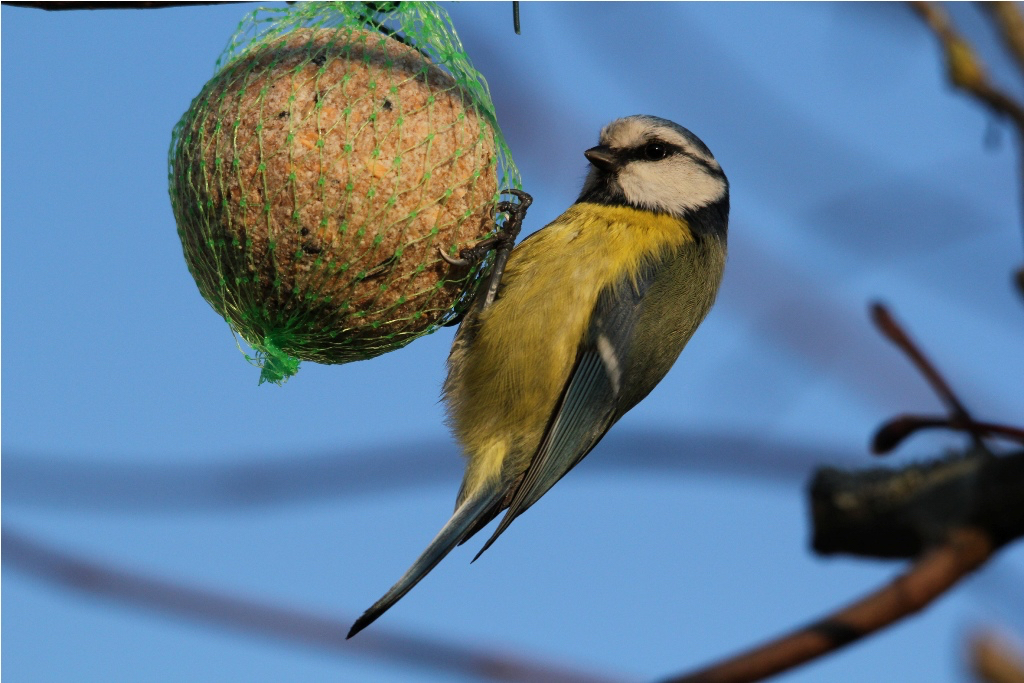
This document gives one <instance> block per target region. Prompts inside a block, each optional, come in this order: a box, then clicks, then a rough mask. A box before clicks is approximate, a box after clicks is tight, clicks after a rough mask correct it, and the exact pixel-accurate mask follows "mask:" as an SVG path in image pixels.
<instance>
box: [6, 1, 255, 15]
mask: <svg viewBox="0 0 1024 683" xmlns="http://www.w3.org/2000/svg"><path fill="white" fill-rule="evenodd" d="M0 4H3V5H10V6H11V7H25V8H28V9H41V10H46V11H48V12H63V11H67V10H86V9H166V8H167V7H190V6H192V5H240V4H243V3H242V2H235V1H233V0H223V1H221V0H215V1H213V2H202V1H200V2H188V1H185V2H60V1H59V0H54V1H53V2H13V1H8V0H4V2H2V3H0Z"/></svg>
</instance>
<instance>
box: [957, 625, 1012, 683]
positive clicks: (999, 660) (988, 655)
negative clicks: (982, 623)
mask: <svg viewBox="0 0 1024 683" xmlns="http://www.w3.org/2000/svg"><path fill="white" fill-rule="evenodd" d="M970 658H971V669H972V671H974V675H975V676H976V677H977V678H978V679H979V680H980V681H982V682H983V683H1024V659H1022V658H1021V655H1020V653H1018V652H1014V651H1013V649H1012V648H1011V647H1010V645H1009V644H1008V643H1007V642H1006V641H1005V640H1004V639H1003V638H1001V637H999V636H998V635H997V634H995V633H992V632H985V633H980V634H978V635H976V636H974V637H973V638H972V639H971V644H970Z"/></svg>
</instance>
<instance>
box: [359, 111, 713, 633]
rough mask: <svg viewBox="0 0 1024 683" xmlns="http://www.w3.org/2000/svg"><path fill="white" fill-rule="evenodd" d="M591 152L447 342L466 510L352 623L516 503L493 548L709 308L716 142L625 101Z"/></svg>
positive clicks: (377, 610) (461, 501)
mask: <svg viewBox="0 0 1024 683" xmlns="http://www.w3.org/2000/svg"><path fill="white" fill-rule="evenodd" d="M584 156H586V158H587V159H588V160H589V162H590V164H591V167H590V171H589V173H588V175H587V178H586V181H585V182H584V184H583V190H582V191H581V192H580V195H579V198H578V199H577V200H576V203H575V204H573V205H572V206H570V207H569V209H568V210H567V211H566V212H565V213H563V214H562V215H561V216H559V217H558V218H556V219H555V220H554V221H553V222H552V223H550V224H549V225H547V226H546V227H544V228H543V229H542V230H540V231H538V232H536V233H534V234H533V235H531V236H530V237H528V238H527V239H525V240H524V241H523V242H521V243H520V244H519V245H518V246H517V247H516V248H515V249H514V250H512V252H511V254H510V255H509V258H508V263H507V265H506V267H505V272H504V275H503V276H502V279H501V283H500V287H499V289H498V291H497V296H496V297H495V298H494V301H493V303H491V304H490V305H489V306H486V307H484V306H475V307H473V308H472V309H471V310H470V312H469V313H468V314H467V315H466V318H465V319H464V320H463V321H462V324H461V326H460V327H459V330H458V333H457V334H456V336H455V340H454V342H453V344H452V349H451V354H450V355H449V358H448V378H447V380H446V381H445V384H444V400H445V402H446V404H447V410H448V417H449V422H450V424H451V427H452V429H453V431H454V433H455V436H456V438H457V439H458V441H459V442H460V444H461V445H462V448H463V451H464V453H465V455H466V458H467V463H466V473H465V478H464V479H463V481H462V488H461V490H460V491H459V495H458V499H457V501H456V506H455V513H454V515H453V516H452V518H451V519H450V520H449V521H448V523H447V524H445V526H444V528H442V529H441V531H440V532H439V533H438V535H437V537H436V538H434V540H433V541H432V542H431V543H430V545H429V546H427V549H426V550H425V551H424V552H423V554H422V555H421V556H420V557H419V559H417V560H416V562H415V563H414V564H413V565H412V567H411V568H410V569H409V571H408V572H406V574H405V575H404V576H403V577H402V578H401V579H399V580H398V583H396V584H395V585H394V586H393V587H392V588H391V590H389V591H388V592H387V593H386V594H385V595H384V597H382V598H381V599H380V600H378V601H377V603H376V604H374V605H373V606H372V607H370V609H368V610H367V611H366V612H365V613H364V614H363V616H362V617H360V618H359V620H358V621H356V623H355V624H354V625H353V626H352V630H351V631H350V632H349V637H352V636H353V635H355V634H356V633H358V632H359V631H360V630H362V629H363V628H365V627H366V626H367V625H369V624H370V623H372V622H373V621H374V620H375V619H377V617H379V616H380V615H381V614H383V613H384V612H385V611H386V610H387V609H389V608H390V607H391V606H392V605H393V604H394V603H395V602H397V601H398V600H399V599H400V598H401V597H402V596H404V595H405V594H406V593H407V592H408V591H409V590H410V589H411V588H412V587H413V586H415V585H416V584H417V583H418V582H419V581H420V579H422V578H423V577H424V576H425V575H426V574H427V572H429V571H430V570H431V569H433V568H434V567H435V566H436V565H437V563H438V562H440V561H441V559H442V558H443V557H444V556H445V555H447V554H448V553H449V552H450V551H451V550H452V548H454V547H455V546H456V545H460V544H462V543H465V542H466V541H467V540H468V539H469V538H470V537H471V536H473V535H474V534H475V533H476V532H477V531H479V530H480V529H482V528H483V527H484V526H485V525H487V523H488V522H490V521H491V520H493V519H494V518H495V517H497V516H498V515H499V514H500V513H501V512H502V511H505V515H504V517H503V518H502V519H501V522H500V524H498V526H497V529H496V530H495V531H494V533H493V534H492V535H491V537H490V539H489V540H488V541H487V543H486V544H485V545H484V546H483V549H482V550H481V551H480V553H483V551H484V550H486V549H487V548H488V547H490V545H491V544H492V543H493V542H494V540H495V539H496V538H497V537H498V536H499V535H501V533H502V532H504V531H505V529H506V528H508V525H509V524H510V523H511V522H512V521H513V520H514V519H515V518H516V517H518V516H519V515H521V514H522V513H523V512H525V511H526V510H527V508H529V507H530V506H531V505H533V504H534V503H536V502H537V500H538V499H539V498H540V497H541V496H543V495H544V494H545V493H546V492H547V491H548V489H550V488H551V487H552V486H553V485H554V484H555V482H557V481H558V480H559V479H561V478H562V477H563V476H565V474H566V473H567V472H568V471H569V470H571V469H572V468H573V467H574V466H575V465H576V464H577V463H579V462H580V460H582V459H583V458H584V457H585V456H586V455H587V453H589V452H590V451H591V449H593V448H594V446H596V445H597V443H598V441H600V440H601V437H603V436H604V435H605V433H606V432H607V431H608V430H609V429H610V428H611V426H612V425H613V424H615V422H616V421H618V420H619V418H621V417H622V416H623V415H625V414H626V412H627V411H628V410H629V409H630V408H632V407H633V406H635V405H636V404H637V403H639V402H640V401H641V400H643V398H644V397H645V396H647V394H649V393H650V392H651V390H652V389H653V388H654V387H655V385H656V384H657V383H658V382H660V381H661V379H662V377H664V376H665V374H666V373H667V372H668V371H669V368H671V367H672V364H673V363H674V362H675V360H676V358H677V357H678V356H679V353H680V352H681V351H682V350H683V347H684V346H685V345H686V342H687V341H689V340H690V337H691V336H692V335H693V333H694V331H696V329H697V326H698V325H700V323H701V321H703V320H704V317H705V316H706V315H707V314H708V311H710V310H711V306H712V304H713V303H714V301H715V296H716V294H717V292H718V286H719V283H720V282H721V279H722V272H723V269H724V267H725V256H726V233H727V226H728V220H729V182H728V180H727V179H726V177H725V174H724V173H723V172H722V168H721V166H720V165H719V164H718V162H717V161H716V160H715V158H714V156H712V154H711V151H710V150H709V149H708V148H707V146H706V145H705V144H704V143H703V142H701V140H700V139H699V138H697V136H696V135H694V134H693V133H691V132H690V131H688V130H687V129H686V128H683V127H682V126H680V125H678V124H675V123H673V122H671V121H667V120H665V119H661V118H657V117H654V116H629V117H626V118H622V119H618V120H616V121H613V122H612V123H610V124H608V125H607V126H606V127H605V128H604V129H603V130H602V131H601V135H600V144H598V145H597V146H596V147H592V148H591V149H588V150H587V151H585V152H584ZM477 557H479V554H478V555H477ZM475 559H476V558H474V560H475Z"/></svg>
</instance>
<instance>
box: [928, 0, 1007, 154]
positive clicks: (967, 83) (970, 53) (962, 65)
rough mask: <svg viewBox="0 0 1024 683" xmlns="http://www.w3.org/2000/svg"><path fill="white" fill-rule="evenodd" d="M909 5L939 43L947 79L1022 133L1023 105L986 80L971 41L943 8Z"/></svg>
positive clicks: (983, 68) (933, 5)
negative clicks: (1012, 123)
mask: <svg viewBox="0 0 1024 683" xmlns="http://www.w3.org/2000/svg"><path fill="white" fill-rule="evenodd" d="M911 6H912V7H913V8H914V10H915V11H916V12H917V13H918V14H919V15H920V16H921V18H922V19H924V21H925V23H927V24H928V26H929V27H930V28H931V30H932V32H933V33H935V35H936V36H937V37H938V39H939V42H940V43H941V44H942V48H943V50H944V51H945V53H946V67H947V69H948V70H949V79H950V81H952V82H953V84H954V85H955V86H957V87H958V88H960V89H961V90H964V91H965V92H967V93H970V94H971V95H974V96H975V97H976V98H977V99H979V100H981V102H983V103H984V104H986V105H987V106H988V107H989V108H990V109H992V111H994V112H995V113H997V114H1000V115H1003V116H1008V117H1010V118H1011V119H1012V120H1013V122H1014V123H1015V124H1016V125H1017V129H1018V132H1020V133H1021V134H1022V135H1024V107H1022V106H1021V105H1020V104H1018V103H1017V102H1016V101H1015V100H1014V99H1013V98H1011V97H1010V96H1009V95H1007V94H1006V93H1005V92H1003V91H1002V90H1000V89H998V88H996V87H995V86H993V85H992V84H991V83H990V82H989V80H988V76H987V75H986V74H985V65H984V64H982V62H981V59H980V58H979V57H978V55H977V53H975V51H974V48H972V47H971V45H970V43H968V42H967V41H966V40H964V38H963V37H962V36H961V35H960V34H959V33H957V32H956V29H954V28H953V24H952V22H950V20H949V15H948V14H947V13H946V11H945V10H944V9H942V8H941V7H939V6H938V5H936V4H935V3H931V2H912V3H911Z"/></svg>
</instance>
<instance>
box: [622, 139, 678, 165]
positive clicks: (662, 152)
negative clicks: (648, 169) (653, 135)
mask: <svg viewBox="0 0 1024 683" xmlns="http://www.w3.org/2000/svg"><path fill="white" fill-rule="evenodd" d="M681 153H685V152H684V151H683V148H682V147H678V146H677V145H673V144H670V143H668V142H665V141H664V140H658V139H654V140H648V141H647V142H645V143H643V144H642V145H638V146H637V147H634V148H632V149H630V150H627V151H626V153H625V154H623V155H622V158H623V161H626V162H630V161H659V160H661V159H664V158H666V157H669V156H672V155H673V154H681Z"/></svg>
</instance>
